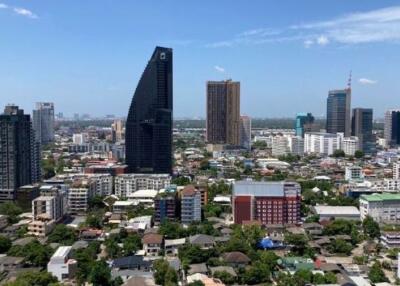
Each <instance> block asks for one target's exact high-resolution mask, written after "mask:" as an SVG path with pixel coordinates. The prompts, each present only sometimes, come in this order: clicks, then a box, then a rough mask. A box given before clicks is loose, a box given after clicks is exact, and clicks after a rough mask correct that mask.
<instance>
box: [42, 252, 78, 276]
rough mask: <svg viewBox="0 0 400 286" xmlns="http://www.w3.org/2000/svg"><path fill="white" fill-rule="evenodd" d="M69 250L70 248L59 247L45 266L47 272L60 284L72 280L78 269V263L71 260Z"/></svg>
mask: <svg viewBox="0 0 400 286" xmlns="http://www.w3.org/2000/svg"><path fill="white" fill-rule="evenodd" d="M71 249H72V247H71V246H61V247H59V248H58V249H57V250H56V252H55V253H54V254H53V256H52V257H51V258H50V261H49V263H48V264H47V272H49V273H51V274H52V275H53V276H55V277H57V279H58V281H60V282H61V281H63V280H65V279H70V278H73V277H74V275H75V273H76V271H77V269H78V262H77V261H76V260H75V259H71V256H70V254H71Z"/></svg>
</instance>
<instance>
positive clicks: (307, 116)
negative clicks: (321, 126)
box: [295, 112, 316, 137]
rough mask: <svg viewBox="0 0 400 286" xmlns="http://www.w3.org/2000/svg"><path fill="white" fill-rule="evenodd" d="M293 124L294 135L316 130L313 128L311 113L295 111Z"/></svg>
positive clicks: (302, 134)
mask: <svg viewBox="0 0 400 286" xmlns="http://www.w3.org/2000/svg"><path fill="white" fill-rule="evenodd" d="M295 124H296V126H295V130H296V136H300V137H304V134H305V133H306V132H312V131H316V130H314V129H315V128H314V116H312V114H311V113H303V112H301V113H297V115H296V123H295Z"/></svg>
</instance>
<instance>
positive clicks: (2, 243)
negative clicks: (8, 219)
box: [0, 235, 11, 253]
mask: <svg viewBox="0 0 400 286" xmlns="http://www.w3.org/2000/svg"><path fill="white" fill-rule="evenodd" d="M10 248H11V240H10V239H9V238H8V237H5V236H2V235H0V253H5V252H7V251H8V250H9V249H10Z"/></svg>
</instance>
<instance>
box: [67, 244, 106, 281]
mask: <svg viewBox="0 0 400 286" xmlns="http://www.w3.org/2000/svg"><path fill="white" fill-rule="evenodd" d="M99 250H100V243H99V242H97V241H92V242H90V243H89V245H88V247H87V248H81V249H77V250H76V251H74V252H73V258H74V259H75V260H76V261H77V262H78V267H77V268H78V270H77V273H76V277H77V281H78V285H80V284H82V283H84V282H85V281H86V280H87V276H88V274H89V273H90V271H91V269H92V264H93V262H94V261H95V260H96V258H97V253H98V252H99Z"/></svg>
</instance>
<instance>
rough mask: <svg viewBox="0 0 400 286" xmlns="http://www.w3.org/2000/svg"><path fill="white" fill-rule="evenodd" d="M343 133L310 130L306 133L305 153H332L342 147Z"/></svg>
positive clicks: (327, 154)
mask: <svg viewBox="0 0 400 286" xmlns="http://www.w3.org/2000/svg"><path fill="white" fill-rule="evenodd" d="M341 139H342V134H340V133H339V134H332V133H322V132H310V133H306V134H305V135H304V153H307V154H320V155H326V156H329V155H332V154H333V153H334V152H335V150H338V149H341Z"/></svg>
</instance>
